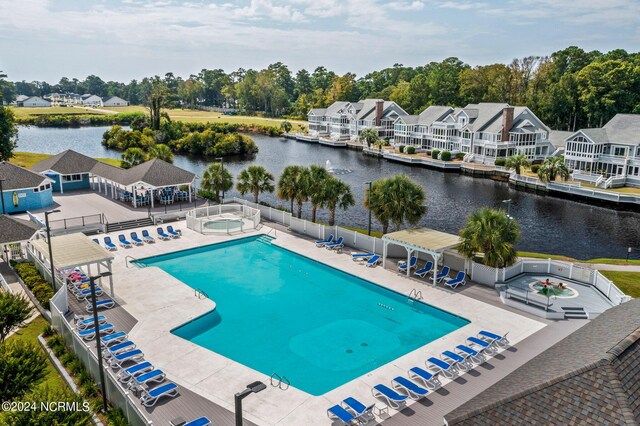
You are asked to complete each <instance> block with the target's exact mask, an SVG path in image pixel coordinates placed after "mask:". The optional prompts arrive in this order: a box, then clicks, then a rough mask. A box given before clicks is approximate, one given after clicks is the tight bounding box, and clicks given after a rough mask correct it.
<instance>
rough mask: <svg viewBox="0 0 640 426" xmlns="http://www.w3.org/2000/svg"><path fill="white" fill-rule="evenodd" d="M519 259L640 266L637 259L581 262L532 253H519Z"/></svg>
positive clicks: (564, 257)
mask: <svg viewBox="0 0 640 426" xmlns="http://www.w3.org/2000/svg"><path fill="white" fill-rule="evenodd" d="M518 257H530V258H534V259H554V260H563V261H565V262H579V263H601V264H605V265H640V260H637V259H630V260H628V261H627V260H626V259H612V258H607V257H599V258H596V259H589V260H580V259H574V258H573V257H569V256H562V255H560V254H546V253H535V252H532V251H519V252H518Z"/></svg>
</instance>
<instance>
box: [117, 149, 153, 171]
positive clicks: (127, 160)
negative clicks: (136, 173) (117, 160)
mask: <svg viewBox="0 0 640 426" xmlns="http://www.w3.org/2000/svg"><path fill="white" fill-rule="evenodd" d="M145 161H147V154H146V153H145V152H144V151H143V150H142V148H136V147H134V148H127V149H126V150H125V151H124V152H123V153H122V162H121V166H122V168H123V169H130V168H131V167H135V166H137V165H138V164H142V163H144V162H145Z"/></svg>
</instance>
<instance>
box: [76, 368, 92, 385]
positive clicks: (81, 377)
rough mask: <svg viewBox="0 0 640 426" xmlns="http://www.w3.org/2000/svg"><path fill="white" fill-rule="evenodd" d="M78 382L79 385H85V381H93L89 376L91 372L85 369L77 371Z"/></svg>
mask: <svg viewBox="0 0 640 426" xmlns="http://www.w3.org/2000/svg"><path fill="white" fill-rule="evenodd" d="M78 383H80V386H85V385H86V384H87V383H93V378H91V374H89V372H88V371H87V370H85V369H83V370H82V371H80V373H78Z"/></svg>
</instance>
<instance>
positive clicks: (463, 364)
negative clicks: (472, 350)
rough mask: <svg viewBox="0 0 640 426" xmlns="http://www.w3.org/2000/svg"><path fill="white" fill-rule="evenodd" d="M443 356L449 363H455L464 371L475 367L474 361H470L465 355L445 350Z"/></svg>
mask: <svg viewBox="0 0 640 426" xmlns="http://www.w3.org/2000/svg"><path fill="white" fill-rule="evenodd" d="M442 356H443V358H444V360H445V361H446V362H448V363H449V364H455V366H456V367H459V368H460V369H462V370H464V371H469V370H471V369H472V368H473V363H471V362H469V360H468V359H467V358H466V357H463V356H461V355H459V354H457V353H455V352H452V351H444V352H442Z"/></svg>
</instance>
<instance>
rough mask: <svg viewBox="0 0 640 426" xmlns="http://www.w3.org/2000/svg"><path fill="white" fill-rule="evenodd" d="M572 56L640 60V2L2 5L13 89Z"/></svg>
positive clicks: (267, 0)
mask: <svg viewBox="0 0 640 426" xmlns="http://www.w3.org/2000/svg"><path fill="white" fill-rule="evenodd" d="M571 45H577V46H580V47H582V48H584V49H585V50H593V49H597V50H600V51H602V52H606V51H609V50H612V49H618V48H622V49H626V50H628V51H630V52H635V51H638V46H640V0H579V1H576V0H507V1H489V0H485V1H482V0H458V1H455V0H391V1H380V0H236V1H233V0H222V1H216V0H208V1H205V0H190V1H180V0H91V1H87V0H0V70H3V71H4V72H5V73H6V74H8V80H12V81H18V80H26V81H33V80H38V81H47V82H49V83H51V84H53V83H57V82H58V81H59V80H60V78H61V77H63V76H66V77H69V78H74V77H75V78H78V79H84V78H85V77H86V76H88V75H91V74H94V75H98V76H100V77H101V78H102V79H103V80H105V81H107V80H116V81H123V82H128V81H130V80H131V79H134V78H135V79H141V78H143V77H146V76H152V75H156V74H158V75H164V74H165V73H167V72H173V73H174V74H175V75H179V76H182V77H183V78H187V77H188V76H189V75H190V74H197V73H198V72H199V71H200V70H201V69H203V68H208V69H216V68H222V69H224V70H225V71H227V72H230V71H234V70H237V69H238V68H245V69H248V68H253V69H262V68H265V67H266V66H268V65H269V64H271V63H274V62H278V61H280V62H283V63H285V64H287V65H288V66H289V68H290V69H291V70H292V71H293V72H295V71H297V70H299V69H301V68H306V69H307V70H309V71H312V70H313V69H314V68H315V67H317V66H320V65H322V66H325V67H326V68H328V69H330V70H334V71H335V72H337V73H339V74H343V73H346V72H355V73H356V74H357V75H358V76H363V75H365V74H366V73H368V72H370V71H373V70H377V69H382V68H386V67H389V66H392V65H393V64H395V63H400V64H403V65H406V66H417V65H424V64H426V63H429V62H431V61H441V60H442V59H445V58H447V57H450V56H456V57H458V58H460V59H461V60H463V61H465V62H466V63H468V64H471V65H483V64H491V63H496V62H501V63H509V62H511V60H512V59H513V58H516V57H518V58H520V57H524V56H529V55H541V56H544V55H549V54H551V53H552V52H554V51H556V50H559V49H563V48H565V47H567V46H571Z"/></svg>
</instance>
